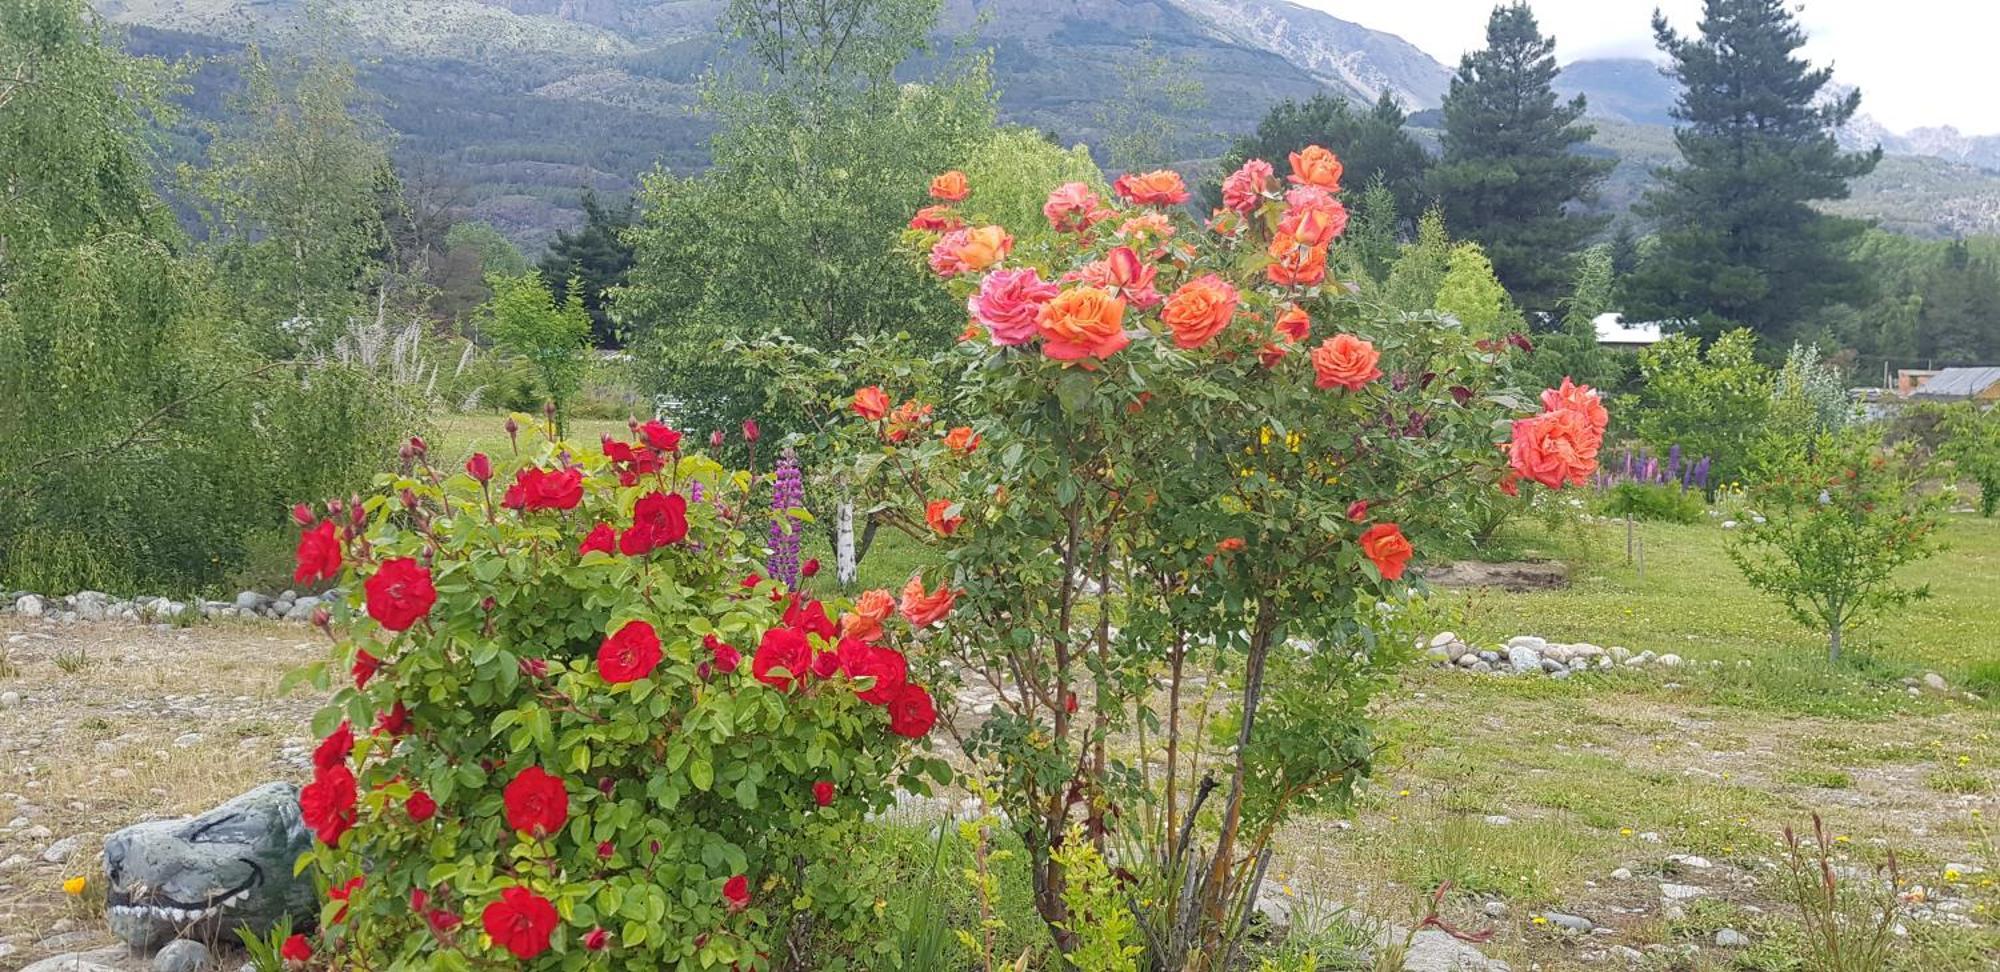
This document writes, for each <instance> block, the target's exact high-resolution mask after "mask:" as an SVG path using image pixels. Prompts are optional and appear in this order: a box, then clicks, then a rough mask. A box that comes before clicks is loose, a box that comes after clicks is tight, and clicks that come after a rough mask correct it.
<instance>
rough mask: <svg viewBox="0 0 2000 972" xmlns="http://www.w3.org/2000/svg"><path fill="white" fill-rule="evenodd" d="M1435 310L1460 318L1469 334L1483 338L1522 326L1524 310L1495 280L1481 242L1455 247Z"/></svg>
mask: <svg viewBox="0 0 2000 972" xmlns="http://www.w3.org/2000/svg"><path fill="white" fill-rule="evenodd" d="M1432 309H1433V310H1436V311H1437V312H1438V313H1440V314H1450V315H1451V316H1452V317H1454V318H1457V320H1458V322H1459V324H1461V325H1463V326H1464V327H1465V329H1466V331H1467V332H1469V333H1471V334H1473V335H1475V336H1478V337H1482V338H1491V337H1493V336H1495V335H1504V334H1506V333H1507V332H1508V331H1512V330H1517V329H1519V328H1520V327H1521V326H1522V323H1521V313H1520V311H1518V310H1515V309H1514V301H1513V299H1512V298H1510V297H1509V296H1508V295H1507V290H1506V288H1504V287H1502V286H1500V281H1499V280H1497V279H1495V278H1494V276H1493V265H1492V264H1491V263H1488V262H1487V260H1486V253H1485V251H1483V250H1481V249H1480V248H1479V244H1477V243H1459V244H1457V245H1455V246H1453V247H1452V248H1451V253H1450V254H1449V255H1448V256H1446V257H1445V272H1444V279H1443V280H1441V281H1439V282H1438V291H1437V297H1436V298H1435V299H1434V301H1433V305H1432Z"/></svg>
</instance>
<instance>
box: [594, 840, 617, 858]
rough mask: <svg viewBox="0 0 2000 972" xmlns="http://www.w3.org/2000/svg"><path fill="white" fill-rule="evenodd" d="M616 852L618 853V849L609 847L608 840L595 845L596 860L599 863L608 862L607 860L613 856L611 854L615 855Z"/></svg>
mask: <svg viewBox="0 0 2000 972" xmlns="http://www.w3.org/2000/svg"><path fill="white" fill-rule="evenodd" d="M617 852H618V849H617V848H615V847H613V846H612V845H611V842H610V841H608V840H604V841H599V842H598V844H597V859H598V860H600V861H608V860H610V859H611V855H613V854H615V853H617Z"/></svg>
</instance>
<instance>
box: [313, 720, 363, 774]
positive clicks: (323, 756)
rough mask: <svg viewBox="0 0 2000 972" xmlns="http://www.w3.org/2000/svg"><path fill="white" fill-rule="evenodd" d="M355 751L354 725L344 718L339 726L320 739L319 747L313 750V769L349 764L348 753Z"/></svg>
mask: <svg viewBox="0 0 2000 972" xmlns="http://www.w3.org/2000/svg"><path fill="white" fill-rule="evenodd" d="M353 751H354V726H353V724H351V723H349V722H347V721H345V720H342V721H341V723H340V726H339V728H337V729H335V730H333V731H332V732H330V733H327V734H326V738H325V739H322V740H320V744H319V748H318V749H315V750H313V769H315V770H324V769H331V768H333V767H335V766H346V765H347V754H348V753H351V752H353Z"/></svg>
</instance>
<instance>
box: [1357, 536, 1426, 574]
mask: <svg viewBox="0 0 2000 972" xmlns="http://www.w3.org/2000/svg"><path fill="white" fill-rule="evenodd" d="M1361 552H1362V553H1364V554H1367V555H1368V559H1369V560H1370V561H1372V562H1373V563H1374V564H1375V569H1376V570H1378V571H1381V572H1382V579H1383V580H1401V579H1402V576H1403V565H1404V564H1407V563H1409V561H1410V555H1411V554H1412V553H1415V552H1416V551H1415V550H1414V549H1412V548H1411V547H1410V541H1409V539H1408V538H1406V537H1404V536H1403V528H1402V527H1399V526H1397V525H1396V524H1394V523H1377V524H1375V525H1374V526H1372V527H1369V528H1368V529H1366V530H1364V531H1362V533H1361Z"/></svg>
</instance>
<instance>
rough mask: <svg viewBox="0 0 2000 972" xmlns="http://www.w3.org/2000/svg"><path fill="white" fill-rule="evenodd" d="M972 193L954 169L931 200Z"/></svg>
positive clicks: (934, 183) (938, 181)
mask: <svg viewBox="0 0 2000 972" xmlns="http://www.w3.org/2000/svg"><path fill="white" fill-rule="evenodd" d="M1338 171H1339V167H1338V164H1336V166H1335V172H1336V174H1337V173H1338ZM971 191H972V187H971V186H969V185H967V184H966V181H965V173H963V172H960V171H958V170H957V169H953V170H951V171H950V172H946V173H944V174H943V175H940V176H937V177H936V178H933V179H932V180H931V198H933V199H942V200H944V201H945V202H958V201H959V200H961V199H964V198H965V197H966V195H967V194H968V193H970V192H971Z"/></svg>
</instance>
